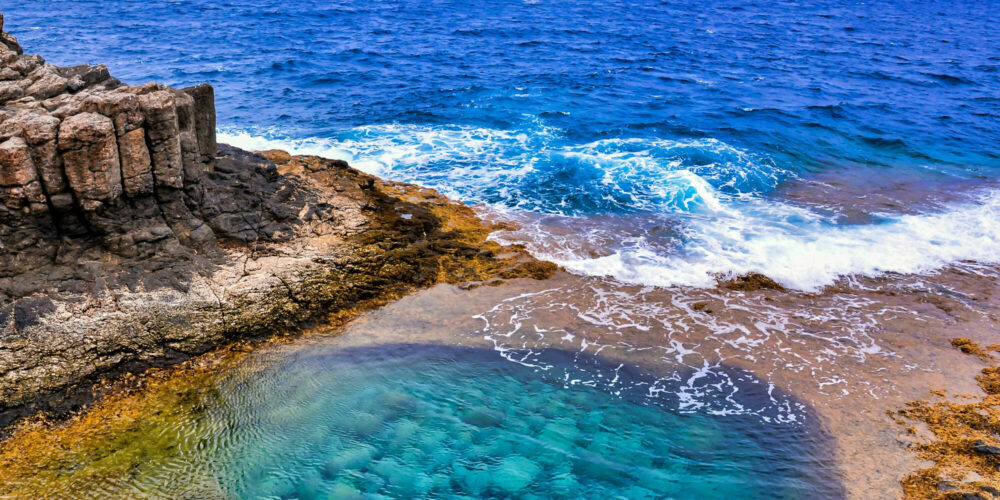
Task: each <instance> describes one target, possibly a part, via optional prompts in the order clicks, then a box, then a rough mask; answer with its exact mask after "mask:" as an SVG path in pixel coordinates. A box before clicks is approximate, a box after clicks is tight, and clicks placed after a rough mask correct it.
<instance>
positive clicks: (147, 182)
mask: <svg viewBox="0 0 1000 500" xmlns="http://www.w3.org/2000/svg"><path fill="white" fill-rule="evenodd" d="M145 134H146V132H145V130H143V129H141V128H137V129H135V130H133V131H131V132H127V133H126V134H125V135H123V136H121V137H119V138H118V156H119V158H120V159H121V166H122V184H123V185H124V187H125V194H127V195H128V196H132V197H135V196H139V195H143V194H150V193H152V192H153V166H152V162H151V160H150V158H149V150H148V149H147V148H146V135H145Z"/></svg>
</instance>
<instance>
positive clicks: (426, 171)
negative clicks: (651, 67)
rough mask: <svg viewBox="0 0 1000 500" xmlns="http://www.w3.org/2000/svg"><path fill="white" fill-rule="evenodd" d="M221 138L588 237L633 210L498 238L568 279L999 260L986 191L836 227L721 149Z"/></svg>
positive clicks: (504, 134) (472, 136)
mask: <svg viewBox="0 0 1000 500" xmlns="http://www.w3.org/2000/svg"><path fill="white" fill-rule="evenodd" d="M219 140H220V141H221V142H226V143H230V144H233V145H235V146H239V147H243V148H245V149H251V150H259V149H271V148H279V149H285V150H287V151H290V152H292V153H296V154H313V155H318V156H324V157H328V158H337V159H344V160H347V161H349V162H351V164H352V165H353V166H355V167H357V168H359V169H361V170H364V171H367V172H370V173H373V174H376V175H380V176H384V177H388V178H391V179H396V180H403V181H408V182H415V183H419V184H423V185H427V186H430V187H434V188H437V189H438V190H440V191H442V192H443V193H445V194H446V195H449V196H452V197H455V198H458V199H462V200H464V201H468V202H475V203H484V204H487V205H490V206H492V207H493V209H494V211H496V212H499V213H503V212H507V213H510V211H511V210H514V211H521V212H522V213H523V212H533V213H544V214H548V216H547V218H548V219H550V222H551V220H558V219H559V218H560V217H573V218H574V220H575V222H574V224H576V225H578V226H582V227H586V226H587V223H586V221H585V220H584V222H580V219H581V216H580V215H579V214H580V213H581V212H585V211H586V209H587V208H596V209H597V210H598V211H600V209H601V208H602V207H611V208H626V209H628V210H631V211H634V212H633V213H630V214H629V215H619V216H617V220H616V219H615V217H616V216H609V217H608V218H602V219H601V220H600V221H595V224H598V223H599V224H600V225H601V227H597V226H596V225H595V226H594V227H590V228H587V229H586V230H582V231H580V232H578V233H577V234H574V235H568V236H567V235H560V234H558V232H556V231H552V230H551V229H552V227H551V225H550V224H548V223H529V224H527V225H526V226H525V229H524V230H521V231H518V232H514V233H501V234H497V235H495V238H496V239H499V240H501V241H510V242H522V243H527V244H528V246H529V249H530V250H531V251H533V252H534V253H535V254H536V255H537V256H539V257H541V258H545V259H548V260H552V261H555V262H557V263H558V264H560V265H563V266H565V267H566V268H567V269H569V270H571V271H573V272H576V273H581V274H586V275H595V276H611V277H613V278H615V279H617V280H620V281H623V282H628V283H638V284H646V285H655V286H671V285H684V286H698V287H704V286H714V285H715V280H716V277H717V276H718V275H720V274H721V275H738V274H743V273H748V272H760V273H763V274H765V275H767V276H769V277H771V278H773V279H775V280H777V281H778V282H780V283H782V284H783V285H785V286H788V287H790V288H796V289H802V290H810V291H811V290H816V289H818V288H821V287H823V286H825V285H828V284H831V283H833V282H834V281H835V280H837V279H838V278H839V277H842V276H850V275H868V276H873V275H879V274H883V273H923V272H929V271H933V270H935V269H939V268H942V267H944V266H947V265H949V264H952V263H955V262H958V261H963V260H975V261H980V262H989V263H992V262H998V261H1000V191H995V190H988V191H982V192H979V193H976V194H974V195H970V197H969V199H968V200H966V201H964V202H960V203H953V204H952V205H950V206H946V207H945V208H944V209H942V210H940V211H937V212H934V213H922V214H915V215H899V214H895V215H894V214H885V217H884V220H883V221H881V222H878V223H872V224H864V225H838V224H836V223H835V222H834V221H832V220H829V219H828V218H827V217H825V216H821V215H820V214H818V213H815V212H812V211H810V210H808V209H806V208H802V207H799V206H795V205H792V204H790V203H787V202H783V201H781V200H775V199H767V198H763V197H761V195H760V193H759V192H756V193H755V192H754V188H755V186H757V187H760V186H763V189H767V188H768V187H773V186H774V185H776V184H777V183H778V182H779V181H780V179H781V178H782V177H787V176H788V174H787V173H783V172H781V170H780V169H777V168H776V167H775V166H773V165H772V164H770V162H768V161H767V160H766V159H761V158H759V157H756V156H754V155H752V154H749V153H746V152H744V151H741V150H739V149H737V148H733V147H731V146H729V145H727V144H725V143H723V142H720V141H717V140H713V139H693V140H682V141H671V140H666V139H605V140H600V141H595V142H592V143H587V144H578V145H573V144H568V145H567V144H565V142H564V141H562V140H561V139H560V133H559V131H557V130H553V129H550V128H546V127H544V126H537V127H533V128H531V129H530V130H497V129H489V128H476V127H464V126H418V125H377V126H367V127H358V128H355V129H351V130H348V131H345V132H343V133H340V134H338V135H337V136H335V137H332V138H325V139H322V138H312V139H300V140H287V139H280V134H277V133H275V132H274V131H261V132H247V131H241V130H225V129H224V130H222V131H220V133H219ZM567 165H568V166H567ZM559 169H572V170H559ZM581 172H582V173H581ZM570 174H573V175H580V176H581V177H582V180H581V181H580V182H584V183H587V182H589V183H590V184H588V186H589V187H588V189H591V192H583V193H573V192H572V191H573V189H572V187H573V186H574V184H573V183H574V182H576V180H575V178H574V179H570V180H569V181H565V184H564V185H559V184H557V181H559V180H560V177H559V176H560V175H570ZM588 176H589V177H588ZM562 191H565V192H562ZM560 196H562V197H560ZM574 196H576V198H574ZM581 197H582V198H581ZM581 199H582V201H580V200H581ZM574 203H576V204H578V205H582V207H576V208H574V207H573V204H574ZM574 213H575V214H577V215H575V216H574V215H573V214H574ZM636 213H638V214H639V215H636ZM637 218H641V219H643V220H644V221H645V222H646V223H647V224H648V226H649V227H651V228H652V227H654V226H656V225H657V224H659V223H662V225H664V226H666V227H669V228H670V231H669V233H670V234H669V235H666V236H663V235H654V234H645V230H646V228H645V227H640V226H637V223H636V222H635V221H636V219H637ZM583 219H586V217H583ZM584 247H586V249H585V250H584Z"/></svg>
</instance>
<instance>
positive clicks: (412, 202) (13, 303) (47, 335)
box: [0, 17, 555, 428]
mask: <svg viewBox="0 0 1000 500" xmlns="http://www.w3.org/2000/svg"><path fill="white" fill-rule="evenodd" d="M0 28H2V17H0ZM0 63H2V64H0V428H2V427H4V426H6V425H7V424H9V423H10V422H11V421H13V420H14V419H16V418H18V417H21V416H24V415H28V414H32V413H35V412H37V411H39V410H44V411H54V412H56V413H59V412H64V411H66V410H72V409H74V408H77V407H79V406H80V405H81V404H83V403H86V402H87V401H89V400H91V399H92V397H93V395H92V394H91V388H92V387H93V386H94V384H95V383H96V382H98V381H100V380H102V379H105V378H108V377H112V378H113V377H115V376H118V375H121V374H123V373H128V372H132V373H135V372H140V371H143V370H145V369H146V368H148V367H150V366H162V365H169V364H173V363H176V362H179V361H182V360H185V359H188V358H190V357H192V356H195V355H198V354H201V353H204V352H206V351H208V350H210V349H212V348H214V347H217V346H220V345H224V344H226V343H230V342H235V341H238V340H243V339H248V338H255V337H259V336H265V335H270V334H273V333H275V332H288V331H293V330H294V329H295V328H296V327H300V326H305V325H307V324H309V323H310V322H315V321H320V320H323V319H328V315H330V314H337V313H343V312H344V311H348V310H351V309H352V308H356V307H359V306H363V305H364V304H365V303H366V301H369V302H371V301H375V302H377V301H378V300H387V299H390V298H392V297H395V296H398V295H400V294H402V293H404V292H406V291H408V290H409V289H412V288H413V287H419V286H427V285H430V284H433V283H436V282H439V281H447V282H454V283H468V284H470V286H474V285H476V284H479V283H482V282H491V281H490V280H493V281H496V280H498V279H500V278H513V277H520V276H531V277H545V276H547V275H549V274H551V273H552V272H553V271H554V270H555V266H553V265H551V264H546V263H540V262H537V261H535V260H533V259H531V258H530V257H529V256H528V255H527V254H526V253H525V252H524V251H523V250H522V249H516V248H515V249H504V250H501V248H500V246H499V245H497V244H495V243H488V242H487V241H486V236H487V235H488V234H489V228H487V227H486V226H484V225H483V224H481V223H480V222H479V220H478V219H477V218H476V216H475V215H474V213H473V212H472V210H471V209H470V208H468V207H466V206H464V205H461V204H457V203H454V202H451V201H450V200H448V199H447V198H445V197H443V196H441V195H439V194H437V193H436V192H434V191H432V190H426V189H421V188H418V187H416V186H412V185H406V184H397V183H391V182H384V181H381V180H379V179H377V178H375V177H373V176H370V175H367V174H365V173H362V172H360V171H357V170H355V169H352V168H350V167H349V166H348V165H347V163H345V162H343V161H335V160H326V159H321V158H317V157H292V156H290V155H288V154H285V153H282V152H277V151H272V152H267V153H266V154H256V153H250V152H247V151H242V150H239V149H237V148H233V147H229V146H226V145H222V144H217V143H216V138H215V107H214V92H213V89H212V87H210V86H208V85H198V86H195V87H191V88H186V89H181V90H178V89H174V88H170V87H167V86H164V85H159V84H155V83H149V84H145V85H139V86H129V85H125V84H124V83H122V82H120V81H118V80H117V79H115V78H113V77H111V76H110V75H109V73H108V70H107V68H105V67H104V66H87V65H83V66H74V67H57V66H53V65H51V64H48V63H46V62H45V61H44V59H43V58H42V57H40V56H37V55H26V54H24V53H23V50H22V49H21V47H20V46H19V45H18V43H17V40H16V38H15V37H14V36H13V35H10V34H8V33H3V34H2V35H0ZM497 256H499V257H497Z"/></svg>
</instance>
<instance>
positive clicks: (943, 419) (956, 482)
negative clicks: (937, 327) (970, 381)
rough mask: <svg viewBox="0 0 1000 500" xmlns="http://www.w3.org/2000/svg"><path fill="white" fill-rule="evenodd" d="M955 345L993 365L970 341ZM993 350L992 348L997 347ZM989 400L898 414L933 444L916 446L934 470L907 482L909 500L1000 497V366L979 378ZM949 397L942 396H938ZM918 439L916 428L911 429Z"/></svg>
mask: <svg viewBox="0 0 1000 500" xmlns="http://www.w3.org/2000/svg"><path fill="white" fill-rule="evenodd" d="M951 343H952V345H953V346H954V347H956V348H958V349H960V350H961V351H962V352H964V353H967V354H971V355H974V356H977V357H979V358H980V359H983V360H984V361H987V360H991V359H992V357H991V356H990V355H989V353H988V352H986V351H985V350H983V349H982V348H981V347H979V345H977V344H976V343H975V342H972V341H971V340H969V339H965V338H957V339H954V340H952V342H951ZM991 348H992V346H991ZM976 380H977V381H978V382H979V386H980V387H981V388H982V389H983V391H984V392H985V393H986V395H985V396H984V397H982V398H972V399H973V401H971V402H957V401H938V402H934V403H931V402H927V401H912V402H910V403H907V407H906V408H904V409H901V410H898V411H896V412H895V413H894V414H893V413H892V412H890V413H891V414H893V415H894V416H895V417H896V418H897V422H898V423H900V424H902V425H906V424H907V422H917V423H920V424H922V425H923V426H925V427H926V428H927V429H928V430H929V431H930V433H931V434H932V435H933V439H931V440H929V441H924V442H917V443H916V444H913V445H911V448H912V449H913V451H915V452H916V454H917V456H918V457H920V458H921V459H924V460H928V461H931V462H933V465H931V466H930V467H926V468H923V469H920V470H918V471H916V472H913V473H912V474H910V475H908V476H906V477H905V478H903V480H902V486H903V494H904V496H905V497H906V498H910V499H917V498H928V499H965V500H969V499H976V498H998V497H1000V367H993V366H988V367H986V368H984V369H983V370H982V374H981V375H979V376H977V377H976ZM932 393H934V394H938V395H939V396H943V395H944V393H943V392H941V391H932ZM907 431H908V432H909V434H911V435H916V434H917V430H916V428H915V427H912V426H911V427H909V428H908V429H907Z"/></svg>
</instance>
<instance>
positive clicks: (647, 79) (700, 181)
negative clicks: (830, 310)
mask: <svg viewBox="0 0 1000 500" xmlns="http://www.w3.org/2000/svg"><path fill="white" fill-rule="evenodd" d="M3 10H4V13H5V14H6V17H7V26H8V28H9V30H10V31H13V32H14V33H15V34H16V35H17V36H19V38H20V39H21V41H22V42H23V45H25V46H26V47H27V48H28V49H29V51H32V52H39V53H42V54H45V55H46V56H47V57H48V59H49V60H50V61H52V62H54V63H59V64H77V63H80V62H91V63H106V64H108V66H109V67H110V68H111V70H112V73H113V74H114V75H117V76H119V77H120V78H122V79H124V80H126V81H128V82H134V83H142V82H145V81H148V80H157V81H161V82H165V83H168V84H174V85H186V84H195V83H200V82H206V81H207V82H210V83H212V84H213V85H214V86H215V88H216V93H217V94H216V95H217V105H218V112H219V126H220V132H221V135H220V138H221V139H222V140H223V141H227V142H230V143H233V144H235V145H238V146H244V147H247V148H258V149H259V148H265V147H268V148H270V147H278V148H283V149H290V150H293V151H296V152H302V153H313V154H320V155H323V156H328V157H336V158H343V159H347V160H349V161H351V163H352V164H353V165H355V166H356V167H359V168H362V169H365V170H368V171H370V172H373V173H376V174H379V175H382V176H386V177H390V178H393V179H399V180H405V181H412V182H417V183H420V184H424V185H428V186H432V187H435V188H438V189H440V190H441V191H443V192H445V193H447V194H449V195H451V196H453V197H456V198H458V199H461V200H463V201H466V202H469V203H477V204H484V205H487V206H489V207H491V209H492V210H494V211H496V212H500V213H508V214H511V215H510V217H514V218H518V217H520V218H522V219H523V218H524V217H530V216H532V215H534V216H535V218H534V219H533V221H536V222H538V224H531V225H530V226H531V227H534V228H535V230H534V231H526V230H525V231H521V232H519V233H517V234H509V235H499V237H501V238H504V239H507V240H512V241H519V242H524V243H526V244H528V245H529V247H530V248H532V249H533V250H534V251H535V252H536V253H537V254H538V255H539V256H541V257H546V258H549V259H552V260H555V261H556V262H559V263H560V264H563V265H565V266H566V267H567V268H568V269H570V270H572V271H574V272H577V273H581V274H587V275H597V276H605V275H610V276H613V277H614V278H616V279H618V280H620V281H624V282H629V283H640V284H650V285H663V286H665V285H689V286H701V287H704V286H713V285H714V283H715V280H716V278H717V276H718V275H728V274H740V273H746V272H753V271H756V272H763V273H764V274H767V275H769V276H771V277H773V278H774V279H776V280H778V281H779V282H781V283H782V284H784V285H786V286H789V287H793V288H798V289H802V290H817V289H819V288H821V287H823V286H826V285H829V284H831V283H833V282H835V281H836V280H837V279H838V278H839V277H842V276H850V275H878V274H881V273H887V272H889V273H920V272H928V271H933V270H935V269H939V268H941V267H944V266H947V265H949V264H951V263H955V262H958V261H962V260H976V261H980V262H992V261H996V260H997V259H998V258H1000V224H998V223H997V222H996V221H997V220H998V218H997V216H998V213H1000V196H998V195H997V191H996V179H997V175H998V172H1000V153H998V147H997V144H1000V71H998V70H1000V55H998V54H1000V38H998V37H996V36H994V34H995V32H997V31H998V28H1000V21H998V20H997V19H998V18H1000V16H998V14H1000V7H998V6H997V4H995V3H994V2H971V1H970V2H965V1H944V2H931V3H921V4H920V5H914V4H913V2H909V1H886V2H857V1H844V0H829V1H828V0H808V1H798V2H755V1H748V0H734V1H713V2H693V1H646V0H639V1H630V2H614V1H611V2H609V1H600V2H597V1H573V2H570V1H561V0H549V1H546V0H538V1H494V0H490V1H484V2H475V3H472V4H469V3H468V2H450V1H426V2H424V1H402V2H360V1H340V2H320V1H303V2H278V1H274V0H249V1H242V2H216V1H207V0H205V1H200V0H177V1H169V2H168V1H155V0H154V1H149V2H142V3H138V4H137V3H135V2H126V1H111V2H107V1H86V0H84V1H76V0H74V1H60V0H55V1H53V2H44V3H43V2H16V3H10V2H8V3H7V5H4V6H3ZM52 12H61V13H63V14H61V15H58V16H53V15H51V13H52ZM904 181H905V182H904ZM830 186H834V187H837V188H841V189H833V190H829V189H825V188H827V187H830ZM525 214H528V215H525ZM566 226H572V227H573V228H574V230H573V231H572V232H573V233H574V237H575V239H571V240H569V241H565V240H562V239H560V238H558V237H556V236H554V233H556V234H557V233H559V231H558V230H557V229H558V228H560V227H566ZM637 228H638V230H637ZM564 232H565V231H564ZM581 247H586V248H587V251H585V252H584V251H581V250H580V248H581Z"/></svg>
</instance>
